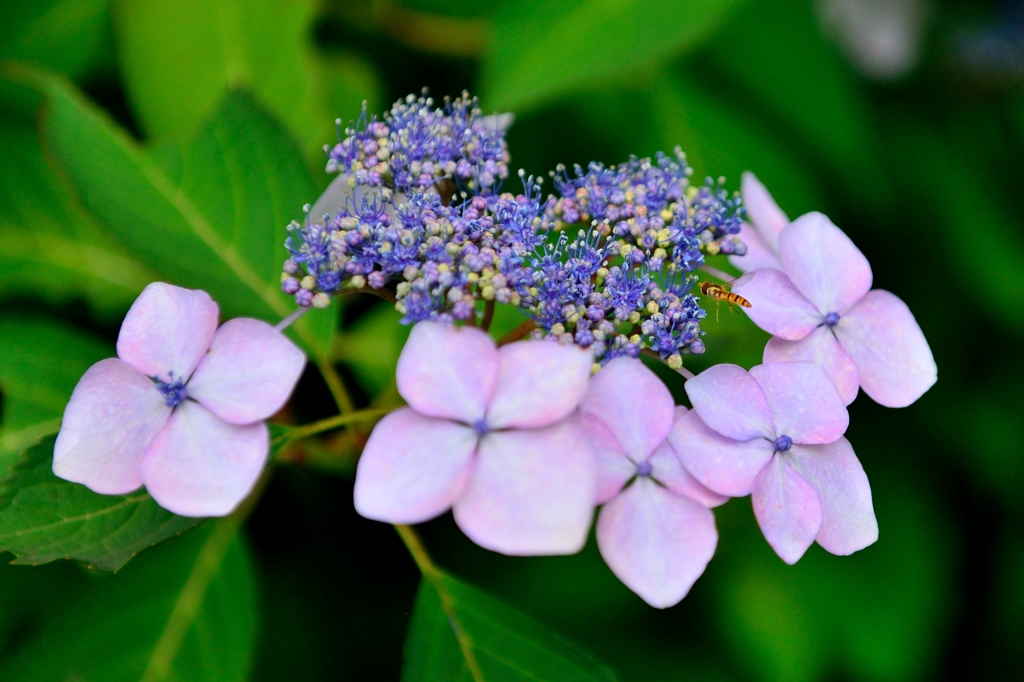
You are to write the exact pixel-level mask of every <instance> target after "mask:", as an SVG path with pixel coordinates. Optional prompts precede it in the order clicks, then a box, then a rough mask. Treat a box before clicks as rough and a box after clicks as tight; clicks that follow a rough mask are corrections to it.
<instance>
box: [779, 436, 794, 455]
mask: <svg viewBox="0 0 1024 682" xmlns="http://www.w3.org/2000/svg"><path fill="white" fill-rule="evenodd" d="M791 447H793V439H792V438H790V437H789V436H786V435H782V436H779V437H778V438H776V439H775V449H776V450H778V451H779V452H787V451H788V450H789V449H790V448H791Z"/></svg>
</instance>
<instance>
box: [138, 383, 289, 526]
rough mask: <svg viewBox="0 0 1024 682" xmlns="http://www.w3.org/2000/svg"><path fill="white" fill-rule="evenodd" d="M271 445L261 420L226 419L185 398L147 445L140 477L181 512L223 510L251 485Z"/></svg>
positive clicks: (216, 512)
mask: <svg viewBox="0 0 1024 682" xmlns="http://www.w3.org/2000/svg"><path fill="white" fill-rule="evenodd" d="M269 450H270V435H269V432H268V431H267V425H266V424H264V423H263V422H256V423H255V424H246V425H244V426H239V425H237V424H228V423H227V422H225V421H222V420H221V419H218V418H217V416H216V415H214V414H213V413H212V412H210V411H209V410H207V409H206V408H205V407H203V406H202V405H200V404H199V403H196V402H192V401H191V400H186V401H185V402H183V403H181V404H180V405H178V406H177V407H176V408H175V409H174V414H172V415H171V418H170V420H169V421H168V422H167V426H165V427H164V429H163V430H162V431H161V432H160V433H158V434H157V436H156V438H154V439H153V442H152V443H150V444H149V447H148V448H146V454H145V455H143V458H142V480H143V482H144V483H145V484H146V490H148V491H149V494H150V495H152V496H153V499H155V500H156V501H157V503H158V504H159V505H160V506H161V507H163V508H164V509H168V510H170V511H172V512H174V513H175V514H180V515H182V516H224V515H225V514H230V513H231V512H232V511H233V510H234V508H235V507H237V506H238V503H239V502H241V501H242V500H243V499H245V496H246V495H248V494H249V491H250V490H252V487H253V485H255V483H256V479H257V478H259V475H260V472H261V471H262V470H263V465H264V464H265V463H266V461H267V453H268V452H269Z"/></svg>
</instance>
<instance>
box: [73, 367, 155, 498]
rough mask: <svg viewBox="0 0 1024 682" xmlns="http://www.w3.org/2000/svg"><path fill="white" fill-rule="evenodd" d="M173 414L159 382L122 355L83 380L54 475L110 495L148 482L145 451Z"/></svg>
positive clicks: (92, 370)
mask: <svg viewBox="0 0 1024 682" xmlns="http://www.w3.org/2000/svg"><path fill="white" fill-rule="evenodd" d="M170 416H171V408H169V407H167V405H166V404H165V403H164V397H163V395H161V394H160V391H158V390H157V388H156V386H155V385H154V384H153V382H152V381H151V380H150V379H148V378H146V377H145V376H143V375H142V374H141V373H140V372H139V371H138V370H136V369H134V368H133V367H131V366H130V365H128V364H127V363H125V362H122V361H121V360H118V359H116V358H110V359H107V360H100V361H99V362H97V363H96V364H95V365H93V366H92V367H90V368H89V369H88V371H86V373H85V374H84V375H83V376H82V378H81V379H79V381H78V385H77V386H75V391H74V393H72V394H71V400H70V401H68V405H67V407H66V408H64V420H63V421H62V422H61V425H60V433H58V434H57V442H56V443H55V444H54V446H53V473H54V474H56V475H57V476H60V477H61V478H63V479H66V480H68V481H74V482H75V483H84V484H85V485H87V486H89V488H90V489H92V490H94V491H96V492H98V493H103V494H105V495H123V494H124V493H130V492H131V491H133V490H135V489H136V488H138V487H140V486H141V485H142V476H141V474H140V473H139V466H140V462H141V461H142V453H143V452H145V450H146V446H147V445H149V443H150V441H151V440H153V437H154V436H156V434H157V433H158V432H159V431H160V429H162V428H163V427H164V424H166V423H167V419H168V418H169V417H170Z"/></svg>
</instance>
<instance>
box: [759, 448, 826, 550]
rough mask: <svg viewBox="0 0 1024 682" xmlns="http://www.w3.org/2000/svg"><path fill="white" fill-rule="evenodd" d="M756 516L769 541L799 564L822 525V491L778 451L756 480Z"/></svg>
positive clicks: (774, 547)
mask: <svg viewBox="0 0 1024 682" xmlns="http://www.w3.org/2000/svg"><path fill="white" fill-rule="evenodd" d="M750 499H751V502H752V503H753V505H754V516H755V517H757V523H758V525H760V526H761V532H763V533H764V537H765V539H766V540H767V541H768V544H769V545H771V546H772V549H774V550H775V553H776V554H778V555H779V557H780V558H781V559H782V560H783V561H785V562H786V563H787V564H795V563H796V562H797V561H799V560H800V557H802V556H803V555H804V552H806V551H807V548H808V547H810V546H811V543H813V542H814V537H815V535H817V534H818V529H819V528H820V527H821V505H820V504H819V502H818V494H817V493H816V492H815V491H814V488H812V487H811V486H810V485H809V484H808V483H807V481H805V480H804V479H803V478H801V477H800V475H799V474H798V473H797V472H795V471H793V468H792V467H791V466H789V464H788V463H787V462H786V460H785V458H783V457H780V456H778V455H776V456H775V457H772V461H771V462H769V463H768V466H766V467H765V468H764V469H763V470H762V471H761V473H760V474H758V476H757V481H756V482H755V483H754V493H753V495H751V498H750Z"/></svg>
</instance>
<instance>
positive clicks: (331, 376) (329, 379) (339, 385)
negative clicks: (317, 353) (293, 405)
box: [317, 360, 353, 412]
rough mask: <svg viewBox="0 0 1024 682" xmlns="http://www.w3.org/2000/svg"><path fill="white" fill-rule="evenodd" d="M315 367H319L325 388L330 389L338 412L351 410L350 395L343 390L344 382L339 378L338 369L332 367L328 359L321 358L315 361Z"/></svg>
mask: <svg viewBox="0 0 1024 682" xmlns="http://www.w3.org/2000/svg"><path fill="white" fill-rule="evenodd" d="M317 367H319V368H320V374H321V375H323V378H324V381H325V382H326V383H327V388H328V389H330V391H331V395H332V396H333V397H334V402H335V403H337V405H338V410H339V411H340V412H351V411H352V408H353V405H352V397H351V396H349V394H348V391H346V390H345V383H344V382H343V381H342V380H341V376H340V375H339V374H338V370H336V369H334V365H332V364H331V361H330V360H321V361H320V362H319V363H317Z"/></svg>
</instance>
